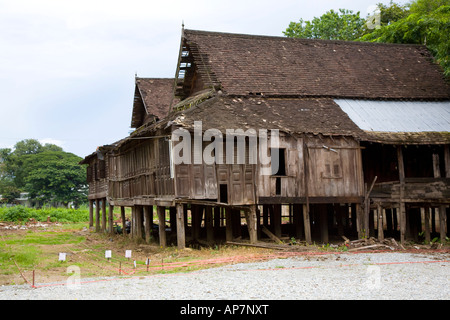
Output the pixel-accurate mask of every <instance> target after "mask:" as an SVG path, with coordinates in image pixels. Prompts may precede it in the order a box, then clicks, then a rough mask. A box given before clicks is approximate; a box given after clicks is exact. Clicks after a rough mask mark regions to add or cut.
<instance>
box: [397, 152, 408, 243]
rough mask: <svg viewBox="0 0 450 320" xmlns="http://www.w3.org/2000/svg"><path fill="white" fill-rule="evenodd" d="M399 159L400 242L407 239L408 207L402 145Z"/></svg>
mask: <svg viewBox="0 0 450 320" xmlns="http://www.w3.org/2000/svg"><path fill="white" fill-rule="evenodd" d="M397 159H398V177H399V180H400V199H399V213H400V214H399V216H400V217H399V219H400V243H402V244H403V243H405V240H406V208H405V202H404V201H403V197H404V192H405V190H404V189H405V167H404V162H403V152H402V146H397Z"/></svg>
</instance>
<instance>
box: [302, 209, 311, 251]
mask: <svg viewBox="0 0 450 320" xmlns="http://www.w3.org/2000/svg"><path fill="white" fill-rule="evenodd" d="M303 225H304V226H305V240H306V243H307V244H311V243H312V241H311V224H310V222H309V205H308V204H304V205H303Z"/></svg>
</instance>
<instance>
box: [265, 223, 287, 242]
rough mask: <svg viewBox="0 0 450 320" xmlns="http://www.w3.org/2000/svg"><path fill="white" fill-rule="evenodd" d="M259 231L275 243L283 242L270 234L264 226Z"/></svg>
mask: <svg viewBox="0 0 450 320" xmlns="http://www.w3.org/2000/svg"><path fill="white" fill-rule="evenodd" d="M261 231H262V232H264V233H265V234H266V235H267V236H268V237H269V238H270V239H272V240H273V241H275V243H283V241H281V240H280V238H278V237H277V236H276V235H274V234H273V233H272V232H270V230H269V229H267V228H266V226H262V228H261Z"/></svg>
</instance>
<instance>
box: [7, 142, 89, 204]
mask: <svg viewBox="0 0 450 320" xmlns="http://www.w3.org/2000/svg"><path fill="white" fill-rule="evenodd" d="M80 160H81V158H80V157H78V156H76V155H74V154H72V153H68V152H64V151H63V150H62V149H61V148H60V147H58V146H56V145H52V144H45V145H41V144H40V143H39V141H37V140H34V139H27V140H23V141H19V142H17V143H16V145H15V146H14V151H12V150H11V149H0V194H2V195H3V196H4V197H3V198H4V201H6V202H8V203H11V202H12V200H14V199H15V198H16V197H17V194H18V193H20V191H26V192H28V193H29V196H30V198H31V199H35V200H37V201H39V202H40V203H41V204H42V203H49V202H62V203H64V204H67V203H69V202H75V203H76V204H81V203H83V202H85V201H86V200H87V198H86V193H87V185H86V177H85V169H84V168H83V167H82V166H81V165H79V164H78V163H79V162H80Z"/></svg>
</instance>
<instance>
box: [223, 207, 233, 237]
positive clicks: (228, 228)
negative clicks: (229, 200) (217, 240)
mask: <svg viewBox="0 0 450 320" xmlns="http://www.w3.org/2000/svg"><path fill="white" fill-rule="evenodd" d="M231 214H232V210H231V208H228V207H227V208H225V239H226V241H232V240H233V220H232V218H231Z"/></svg>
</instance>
